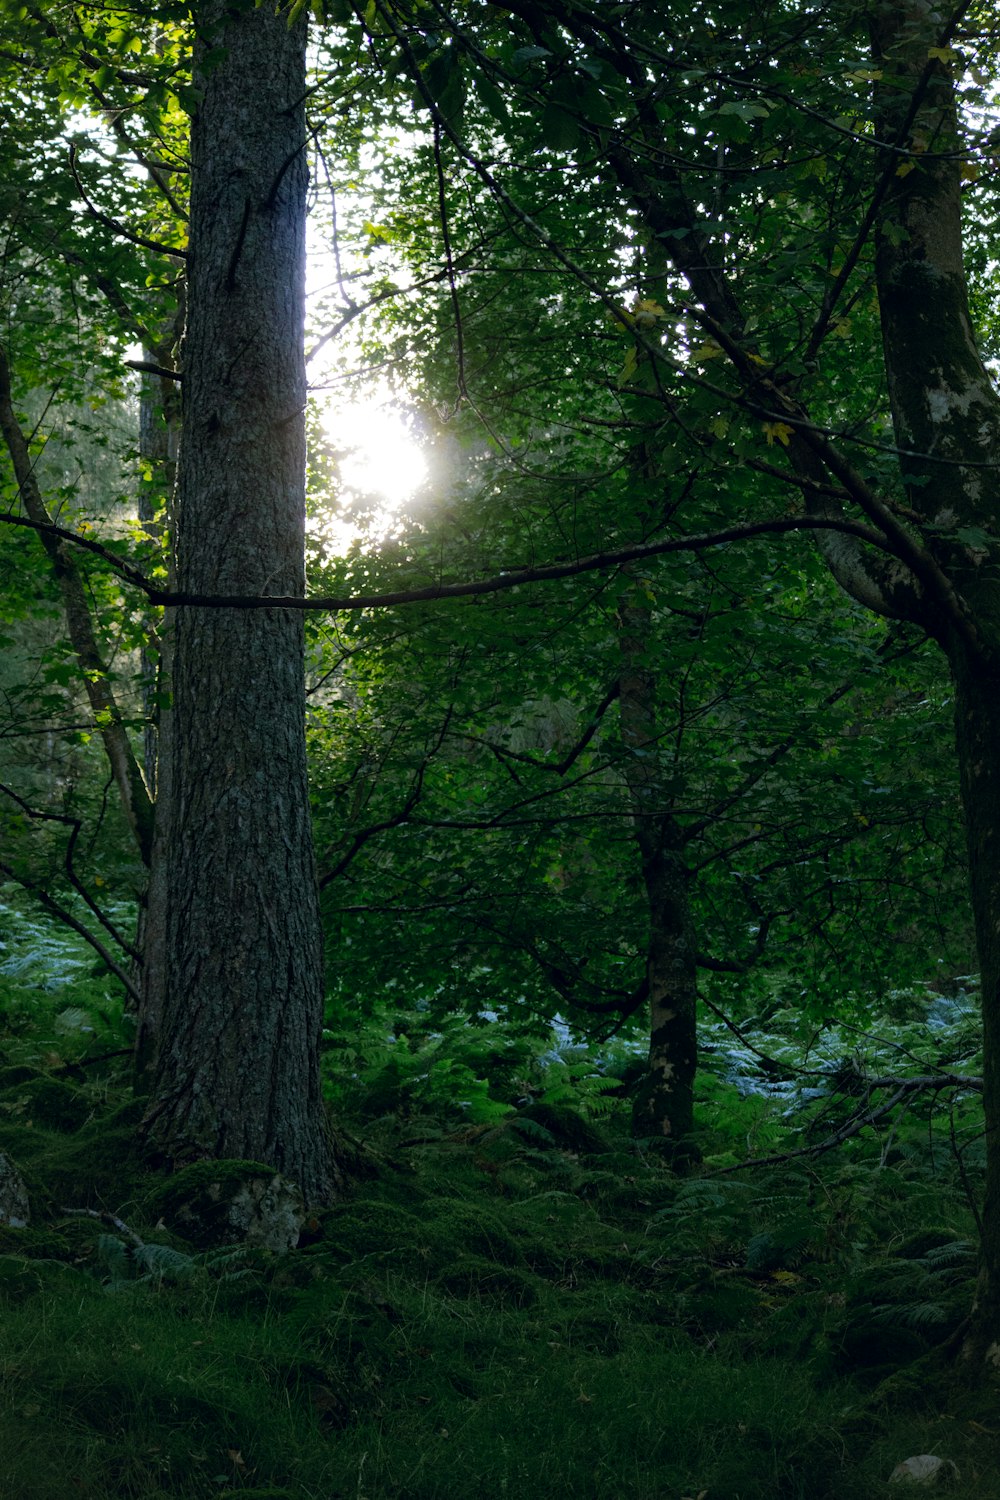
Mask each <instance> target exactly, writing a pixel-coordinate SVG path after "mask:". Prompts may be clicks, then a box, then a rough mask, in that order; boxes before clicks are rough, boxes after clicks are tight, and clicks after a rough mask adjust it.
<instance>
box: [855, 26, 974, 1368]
mask: <svg viewBox="0 0 1000 1500" xmlns="http://www.w3.org/2000/svg"><path fill="white" fill-rule="evenodd" d="M941 24H942V23H941V20H940V17H939V15H938V13H937V12H936V11H935V10H934V9H933V8H932V6H931V5H929V4H928V3H927V0H892V3H886V4H883V5H881V6H879V7H878V8H877V9H876V11H875V14H874V31H873V34H874V46H875V60H876V65H877V66H878V67H879V69H880V73H881V76H882V78H883V82H882V83H881V84H880V85H879V86H878V89H877V91H876V133H877V135H878V137H879V139H880V140H882V141H885V142H887V143H888V144H890V145H897V146H900V147H909V148H911V149H912V150H913V152H914V156H913V158H912V159H911V160H910V161H908V162H904V163H902V164H900V163H899V162H898V157H897V156H891V157H890V156H889V153H885V159H884V160H882V161H881V162H880V166H881V168H882V171H883V173H884V174H885V179H886V181H887V183H888V188H887V191H886V192H885V195H884V199H883V202H882V207H881V211H880V213H879V218H878V241H877V255H876V276H877V283H878V293H879V310H880V316H881V321H882V336H883V346H884V349H885V362H886V372H887V375H888V386H889V395H890V400H891V404H892V415H893V426H894V431H895V435H896V441H897V443H898V444H899V446H900V448H901V449H903V450H904V452H905V455H906V457H905V461H904V463H903V465H902V467H903V468H904V470H905V482H906V485H907V505H908V511H909V514H910V515H911V516H912V517H913V518H914V520H918V521H919V523H920V526H921V530H922V533H923V540H924V545H925V547H926V550H927V553H928V555H929V556H930V557H931V558H932V559H933V562H934V564H935V565H936V567H937V568H938V569H939V570H940V575H941V576H943V577H944V578H946V579H947V581H948V584H949V586H950V589H951V591H952V592H951V593H950V594H949V593H948V592H944V591H940V590H938V591H937V592H935V591H934V589H933V588H928V589H927V591H926V599H925V610H924V623H925V625H926V627H927V629H928V630H929V631H930V632H931V633H932V634H933V635H935V636H936V638H937V639H938V640H939V642H940V643H941V645H942V646H943V648H944V650H945V651H946V653H947V655H948V659H949V662H950V665H951V670H952V676H953V680H954V683H955V727H956V749H957V758H958V765H959V775H960V780H961V789H962V804H963V809H964V813H965V823H966V837H967V841H968V847H969V869H970V881H971V895H972V906H973V916H974V920H975V926H976V940H977V947H978V953H979V964H980V971H981V976H982V1007H983V1034H984V1065H983V1072H984V1095H983V1104H984V1111H985V1120H986V1162H987V1166H986V1200H985V1204H984V1208H983V1215H982V1259H981V1268H980V1281H979V1288H978V1294H977V1298H976V1306H975V1310H974V1314H973V1319H972V1326H971V1331H970V1334H969V1337H968V1340H967V1342H966V1346H965V1350H964V1353H965V1358H966V1360H967V1363H968V1365H969V1367H970V1369H982V1368H984V1367H985V1366H988V1365H994V1366H996V1365H1000V1134H998V1131H1000V754H998V746H1000V588H998V585H997V582H996V579H997V567H998V565H1000V542H998V541H997V536H998V534H1000V488H998V485H997V478H996V467H995V459H996V453H997V449H998V446H1000V400H998V398H997V394H996V391H995V389H994V387H993V384H992V382H991V381H990V378H989V376H988V374H987V372H986V370H985V368H984V366H983V362H982V358H981V356H980V354H979V350H978V349H977V347H976V341H975V336H974V333H973V328H972V321H971V318H970V316H969V304H968V295H967V291H966V280H965V273H964V268H963V263H962V248H963V246H962V201H961V199H962V184H961V172H960V168H961V160H960V159H961V150H960V149H958V148H959V147H960V141H959V137H958V130H957V123H956V110H955V95H954V84H953V80H952V78H951V75H950V70H949V66H948V64H946V62H945V61H944V60H943V57H942V56H941V55H938V54H941V53H943V54H944V55H947V49H946V48H942V46H941V42H942V38H941V36H940V34H939V33H940V27H941ZM904 168H905V170H904Z"/></svg>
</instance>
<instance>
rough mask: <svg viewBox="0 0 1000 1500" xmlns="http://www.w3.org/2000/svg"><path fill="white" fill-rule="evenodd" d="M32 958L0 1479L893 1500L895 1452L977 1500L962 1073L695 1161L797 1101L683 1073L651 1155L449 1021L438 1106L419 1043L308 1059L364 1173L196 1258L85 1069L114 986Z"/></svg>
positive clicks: (584, 1104)
mask: <svg viewBox="0 0 1000 1500" xmlns="http://www.w3.org/2000/svg"><path fill="white" fill-rule="evenodd" d="M14 947H16V945H12V948H11V949H10V950H9V951H11V952H13V956H14V958H15V960H16V959H17V953H16V952H15V951H14ZM46 954H48V956H47V957H46V956H45V955H43V958H42V959H41V960H40V961H39V966H38V968H37V971H32V970H31V967H30V965H28V964H27V963H20V962H19V961H16V962H14V963H13V964H12V965H11V966H10V967H9V970H8V972H7V973H6V974H3V973H0V986H2V987H3V994H2V996H0V999H2V1001H3V1004H4V1005H5V1006H6V1013H7V1017H8V1021H9V1025H8V1027H7V1031H6V1036H5V1037H3V1038H0V1048H2V1056H0V1150H3V1151H7V1152H9V1154H10V1155H11V1156H13V1157H14V1159H15V1160H16V1161H17V1162H18V1164H19V1166H20V1167H21V1169H22V1171H23V1173H24V1175H25V1178H26V1181H27V1183H28V1187H29V1190H30V1193H31V1198H32V1206H33V1215H32V1224H31V1226H30V1228H27V1229H24V1230H12V1229H9V1228H8V1229H0V1396H2V1400H0V1500H67V1497H73V1496H80V1497H82V1500H158V1497H189V1500H209V1497H214V1496H226V1497H232V1496H236V1495H241V1496H243V1497H245V1500H254V1497H256V1500H265V1497H267V1500H478V1497H479V1496H483V1497H493V1496H512V1497H513V1496H517V1497H518V1500H521V1497H531V1500H545V1497H552V1500H559V1497H573V1500H684V1497H692V1500H695V1497H698V1496H704V1497H706V1500H873V1497H875V1500H877V1497H880V1496H882V1495H885V1496H886V1500H892V1497H898V1495H899V1494H900V1490H899V1489H898V1488H897V1487H896V1486H892V1487H890V1486H888V1484H887V1480H888V1476H889V1475H890V1473H891V1472H892V1470H893V1468H894V1467H895V1465H896V1464H897V1463H899V1462H900V1461H901V1460H903V1459H905V1458H908V1457H910V1456H912V1455H914V1454H918V1453H935V1454H939V1455H940V1456H942V1457H946V1458H950V1459H952V1460H953V1461H954V1462H955V1463H956V1464H957V1465H958V1468H959V1470H960V1471H961V1476H962V1478H961V1482H960V1483H959V1485H958V1486H956V1487H955V1488H954V1489H952V1490H951V1491H950V1493H952V1494H953V1495H956V1496H958V1497H969V1500H971V1497H973V1496H975V1497H976V1500H1000V1423H997V1422H996V1420H995V1417H994V1408H995V1405H996V1392H995V1391H993V1390H968V1389H966V1388H964V1387H963V1386H962V1385H961V1383H960V1380H959V1373H958V1371H957V1369H956V1367H955V1365H954V1364H953V1363H952V1362H950V1356H947V1355H946V1354H944V1353H942V1349H943V1348H946V1347H947V1345H948V1341H949V1340H953V1339H954V1337H955V1335H956V1334H957V1333H959V1331H960V1327H961V1322H962V1319H963V1317H964V1315H965V1313H966V1311H967V1310H968V1307H969V1305H970V1301H971V1295H972V1282H973V1276H974V1254H973V1250H972V1245H973V1242H974V1239H975V1226H974V1222H973V1215H972V1212H971V1210H970V1207H969V1204H968V1202H967V1197H966V1189H971V1191H972V1192H973V1193H974V1194H975V1193H978V1192H980V1191H981V1186H982V1181H981V1177H982V1172H981V1166H982V1162H981V1151H980V1150H979V1148H978V1146H977V1143H976V1133H977V1131H978V1129H979V1121H978V1119H977V1109H978V1103H977V1101H976V1100H975V1099H969V1100H966V1101H964V1102H960V1103H958V1104H957V1105H955V1107H954V1114H953V1117H952V1118H951V1119H949V1118H948V1117H946V1116H945V1117H942V1118H935V1117H933V1116H932V1115H931V1114H930V1110H929V1107H928V1106H927V1105H925V1104H923V1103H921V1102H920V1101H915V1102H914V1104H913V1106H912V1107H911V1109H910V1111H909V1113H908V1115H907V1116H906V1117H904V1118H903V1119H901V1120H897V1121H896V1123H895V1124H894V1125H893V1126H892V1127H891V1130H892V1133H891V1135H890V1133H889V1127H888V1126H887V1128H886V1130H885V1132H883V1134H882V1135H881V1136H875V1135H874V1134H873V1133H871V1132H868V1133H867V1134H866V1135H865V1136H862V1137H859V1138H858V1139H856V1140H853V1141H851V1142H850V1143H849V1144H848V1145H847V1146H846V1147H844V1148H843V1149H842V1150H841V1151H839V1152H837V1153H833V1154H830V1155H828V1156H824V1157H822V1158H819V1159H817V1160H794V1161H790V1162H787V1163H785V1164H783V1165H781V1166H778V1167H767V1166H763V1167H760V1166H758V1167H754V1168H751V1169H750V1170H747V1171H742V1172H737V1173H733V1174H727V1173H725V1172H723V1173H721V1174H720V1173H719V1172H718V1170H717V1169H718V1168H720V1167H725V1166H726V1165H728V1164H731V1163H732V1162H733V1161H734V1160H736V1159H742V1157H743V1156H744V1155H745V1154H746V1152H747V1151H748V1150H750V1151H755V1152H756V1153H757V1154H761V1155H762V1154H766V1153H768V1152H771V1151H773V1150H775V1149H778V1150H780V1149H782V1148H783V1147H785V1148H787V1147H788V1146H791V1145H796V1144H800V1143H801V1140H802V1135H801V1128H802V1126H803V1125H804V1124H805V1123H806V1119H807V1117H806V1118H803V1117H801V1116H799V1115H792V1116H790V1117H789V1116H788V1115H787V1113H786V1111H787V1110H788V1107H789V1106H788V1102H787V1100H782V1099H775V1098H769V1097H766V1096H764V1095H763V1094H761V1093H760V1092H756V1093H755V1092H753V1090H752V1088H750V1089H748V1087H747V1079H746V1078H740V1080H739V1087H736V1086H734V1085H733V1084H730V1083H727V1082H725V1081H724V1079H723V1077H722V1076H721V1073H720V1074H717V1075H715V1076H713V1075H712V1074H711V1073H705V1074H704V1075H703V1077H702V1078H701V1080H700V1085H699V1089H700V1098H699V1118H700V1120H701V1122H702V1123H701V1139H700V1145H701V1148H702V1150H703V1152H704V1154H705V1158H706V1164H705V1166H704V1167H703V1168H702V1169H701V1170H700V1172H699V1173H698V1174H695V1175H692V1176H688V1177H685V1178H678V1177H675V1176H673V1175H672V1174H671V1173H670V1172H669V1171H668V1170H667V1169H666V1167H665V1166H664V1165H663V1164H662V1162H660V1161H659V1160H658V1159H657V1158H656V1156H655V1154H652V1153H649V1152H647V1151H645V1150H644V1149H643V1148H642V1146H641V1145H639V1146H636V1145H635V1144H634V1143H632V1142H631V1141H630V1140H629V1139H628V1136H627V1114H628V1105H627V1102H626V1101H621V1102H620V1104H619V1105H618V1106H617V1112H616V1108H615V1105H614V1101H613V1097H612V1096H611V1095H610V1094H609V1092H608V1090H607V1087H606V1085H605V1079H604V1077H603V1075H602V1074H601V1073H600V1071H599V1069H598V1070H597V1071H595V1065H594V1064H593V1063H592V1062H589V1061H587V1060H586V1059H584V1060H582V1061H580V1062H574V1063H573V1068H572V1069H570V1068H569V1067H568V1065H566V1064H565V1063H563V1062H559V1061H557V1062H556V1064H552V1063H551V1062H550V1063H549V1064H548V1065H547V1067H539V1068H536V1069H535V1070H534V1071H533V1072H529V1077H528V1083H529V1085H530V1088H531V1090H532V1091H533V1093H534V1095H535V1100H536V1106H537V1107H533V1108H531V1109H515V1108H514V1106H513V1102H512V1098H511V1096H510V1094H509V1093H505V1092H504V1087H505V1085H503V1084H502V1083H501V1082H500V1081H499V1080H500V1079H501V1076H502V1070H500V1072H499V1073H498V1074H497V1077H496V1078H491V1079H489V1080H486V1079H484V1080H482V1086H481V1087H479V1088H478V1090H476V1091H472V1092H471V1093H470V1091H469V1087H468V1076H467V1073H471V1070H472V1069H473V1063H474V1062H475V1061H476V1055H477V1054H476V1052H475V1048H476V1047H478V1048H479V1049H480V1050H482V1048H481V1043H480V1039H479V1038H478V1036H475V1035H474V1036H473V1038H472V1042H469V1041H468V1040H467V1039H465V1038H462V1039H461V1045H462V1047H463V1048H464V1049H465V1050H464V1052H463V1054H462V1055H463V1056H464V1057H465V1059H466V1062H465V1064H464V1065H463V1066H464V1068H465V1070H466V1071H465V1072H463V1071H462V1070H461V1069H459V1070H458V1074H457V1076H458V1078H459V1082H460V1084H461V1097H460V1098H459V1097H457V1096H456V1097H455V1098H453V1099H451V1098H449V1096H448V1093H447V1090H446V1089H445V1088H444V1085H443V1084H441V1085H440V1088H438V1084H435V1090H437V1091H436V1092H433V1091H432V1092H433V1097H430V1095H428V1094H427V1088H426V1087H424V1090H423V1094H422V1093H421V1091H420V1089H417V1088H416V1087H415V1083H414V1080H419V1078H420V1077H421V1076H423V1075H422V1074H420V1072H419V1070H420V1069H421V1068H424V1067H425V1063H426V1057H427V1056H432V1057H433V1058H434V1059H437V1063H440V1067H439V1069H438V1072H439V1075H440V1077H439V1079H438V1082H439V1083H440V1079H443V1078H445V1076H446V1075H448V1076H451V1075H449V1070H448V1069H447V1068H446V1067H445V1066H444V1063H445V1062H446V1061H447V1057H446V1055H445V1052H444V1051H443V1050H442V1049H441V1048H440V1047H439V1046H438V1043H437V1042H428V1043H427V1044H426V1045H424V1044H422V1043H421V1044H420V1045H418V1044H417V1043H414V1046H413V1048H412V1049H411V1051H410V1052H408V1053H407V1058H409V1062H408V1063H407V1066H408V1067H410V1071H411V1073H412V1074H413V1077H412V1078H409V1075H407V1074H406V1070H405V1068H402V1067H401V1068H400V1070H399V1079H398V1084H399V1087H398V1090H397V1093H396V1094H395V1096H394V1095H393V1093H392V1090H391V1089H390V1088H389V1087H388V1084H387V1082H386V1076H385V1074H384V1070H383V1073H382V1074H380V1075H378V1076H379V1078H380V1080H381V1081H380V1083H379V1089H378V1090H375V1091H374V1092H373V1091H371V1090H368V1091H366V1090H364V1089H357V1088H356V1087H355V1086H354V1083H353V1081H352V1080H351V1079H350V1078H347V1077H346V1076H345V1078H343V1079H340V1080H339V1081H338V1080H336V1079H332V1080H331V1086H332V1087H333V1089H334V1091H335V1093H339V1095H340V1098H341V1100H342V1101H343V1100H345V1099H347V1098H349V1097H351V1094H352V1088H353V1090H354V1096H355V1097H357V1099H358V1101H359V1106H358V1108H359V1112H358V1114H357V1116H356V1117H355V1118H353V1119H348V1120H347V1122H346V1123H347V1125H348V1128H349V1129H351V1130H352V1131H353V1132H354V1134H355V1135H358V1136H361V1137H363V1139H364V1143H365V1144H364V1151H365V1156H366V1159H367V1164H368V1173H367V1175H365V1176H363V1177H361V1178H359V1180H357V1181H356V1182H355V1183H354V1185H353V1188H352V1190H351V1192H350V1193H349V1194H348V1196H347V1197H346V1198H345V1200H344V1201H343V1202H342V1203H340V1204H338V1205H337V1206H336V1207H335V1208H333V1209H331V1210H330V1211H329V1212H327V1213H325V1214H324V1215H323V1216H322V1217H321V1220H320V1224H319V1228H318V1231H317V1233H316V1234H315V1235H314V1237H313V1240H312V1243H309V1244H307V1245H304V1246H303V1247H302V1248H300V1249H298V1250H296V1251H293V1252H291V1253H290V1254H288V1255H286V1256H283V1257H275V1256H272V1255H269V1254H268V1253H266V1252H264V1251H261V1250H251V1249H245V1248H244V1249H241V1248H239V1247H231V1248H227V1249H224V1250H222V1251H220V1250H214V1251H205V1252H201V1251H199V1250H198V1249H197V1248H196V1247H195V1246H193V1245H191V1244H189V1243H186V1242H185V1241H184V1239H183V1238H182V1237H180V1236H178V1235H177V1234H176V1233H175V1232H173V1231H172V1228H171V1226H170V1225H169V1224H168V1225H166V1226H165V1227H156V1224H155V1219H156V1217H157V1211H156V1210H155V1208H154V1205H155V1204H156V1203H157V1201H158V1199H157V1195H156V1192H155V1189H156V1187H157V1179H156V1178H155V1177H154V1176H153V1175H152V1174H151V1173H150V1172H149V1171H148V1169H147V1168H146V1167H145V1166H144V1164H143V1162H142V1159H141V1157H140V1156H139V1154H138V1152H137V1151H136V1150H135V1148H134V1144H133V1135H134V1128H135V1123H136V1120H137V1118H138V1111H137V1107H136V1105H135V1104H133V1103H131V1102H130V1101H129V1099H128V1092H127V1082H126V1079H125V1075H124V1074H123V1073H120V1072H116V1071H115V1068H116V1067H117V1066H119V1065H118V1064H115V1063H114V1062H113V1061H112V1062H111V1063H106V1062H102V1063H99V1064H97V1065H92V1064H91V1061H90V1059H91V1057H92V1056H93V1055H94V1054H95V1053H97V1052H101V1051H104V1050H113V1048H114V1045H115V1043H116V1042H117V1043H121V1042H122V1041H123V1040H127V1036H126V1029H127V1023H125V1022H124V1021H123V1020H122V1018H121V1015H120V1009H119V1011H117V1012H116V1011H115V1007H114V1003H113V1001H112V1000H111V999H109V998H108V997H106V996H105V997H104V998H101V996H100V995H98V993H97V990H98V989H99V987H100V984H101V983H102V981H100V980H99V978H97V977H94V976H90V977H88V978H87V980H86V984H85V985H83V988H82V991H81V983H82V982H81V981H80V979H79V977H78V975H79V971H78V970H73V969H72V967H71V966H70V965H63V966H62V968H59V965H55V968H56V969H58V970H59V972H58V973H57V974H56V976H55V978H56V981H57V982H54V981H53V979H52V967H53V964H54V959H53V958H52V955H51V954H50V953H49V952H48V950H46ZM8 962H9V961H8ZM46 965H48V966H49V967H48V968H47V967H46ZM47 976H48V977H47ZM80 993H83V995H84V998H85V1000H86V1003H85V1004H83V1003H74V996H77V997H78V996H79V994H80ZM98 1012H100V1013H98ZM60 1016H63V1017H64V1018H65V1020H64V1023H63V1024H61V1025H60V1024H57V1022H58V1018H59V1017H60ZM87 1017H91V1018H92V1022H91V1020H88V1019H87ZM70 1021H72V1023H73V1024H70ZM91 1026H92V1029H89V1030H88V1029H87V1028H88V1027H91ZM918 1041H919V1038H914V1039H913V1042H914V1045H916V1043H917V1042H918ZM501 1042H502V1035H501V1033H500V1032H499V1031H498V1032H497V1034H496V1035H495V1036H494V1037H493V1038H492V1039H491V1046H492V1047H493V1048H497V1047H498V1046H499V1045H500V1043H501ZM473 1044H475V1046H473ZM373 1045H374V1044H373ZM518 1045H519V1047H520V1048H521V1052H523V1050H524V1043H523V1040H522V1041H520V1042H519V1043H518ZM908 1045H909V1042H908ZM435 1049H436V1050H435ZM400 1056H401V1055H400ZM404 1061H405V1059H404ZM522 1061H523V1059H522V1058H520V1055H519V1061H518V1068H517V1069H511V1070H510V1071H511V1076H512V1077H513V1078H514V1079H515V1080H516V1087H517V1089H522V1088H523V1087H524V1082H523V1075H524V1069H523V1068H522V1067H521V1062H522ZM435 1065H436V1066H437V1064H435ZM477 1066H478V1063H477ZM726 1066H727V1068H728V1067H731V1066H732V1057H731V1056H730V1057H729V1058H728V1059H727V1062H726ZM748 1066H749V1064H748ZM428 1076H431V1075H428ZM433 1076H435V1077H437V1076H438V1075H433ZM573 1087H577V1088H578V1089H579V1103H580V1110H574V1109H573V1107H572V1106H571V1104H570V1103H569V1097H570V1094H569V1091H570V1090H571V1089H572V1088H573ZM425 1095H427V1097H425ZM470 1099H471V1101H472V1105H473V1106H474V1108H473V1107H471V1106H470ZM376 1106H377V1107H376ZM850 1107H852V1106H851V1103H850V1100H849V1099H848V1100H846V1101H843V1100H838V1099H837V1098H835V1097H833V1098H831V1099H828V1100H825V1099H820V1100H819V1103H818V1104H817V1105H815V1106H814V1108H817V1109H824V1110H827V1111H828V1113H829V1115H830V1118H831V1120H832V1121H834V1122H835V1121H836V1119H837V1118H838V1116H837V1111H838V1110H841V1111H842V1110H843V1109H845V1108H850ZM343 1108H344V1106H343V1103H342V1104H341V1115H343ZM581 1110H582V1113H581ZM825 1128H827V1127H825V1126H824V1127H823V1129H825ZM953 1135H954V1139H955V1141H956V1142H958V1143H960V1144H961V1145H962V1146H963V1148H964V1160H965V1174H964V1181H963V1175H962V1173H961V1172H960V1171H959V1169H958V1166H957V1164H956V1158H955V1154H954V1152H953V1151H952V1149H951V1144H950V1142H951V1140H952V1137H953ZM71 1209H72V1210H76V1211H75V1212H67V1210H71ZM86 1209H92V1210H96V1211H97V1212H98V1213H101V1212H110V1213H112V1214H116V1215H119V1216H120V1217H121V1218H122V1219H124V1220H125V1221H126V1222H127V1223H128V1225H129V1226H130V1227H131V1228H132V1229H133V1230H135V1231H136V1232H137V1233H138V1234H139V1235H140V1236H141V1238H142V1240H143V1241H144V1242H145V1247H146V1248H145V1249H144V1250H142V1251H141V1252H139V1253H136V1251H135V1249H134V1247H132V1246H131V1244H130V1242H129V1240H128V1238H127V1237H126V1236H123V1235H121V1234H119V1233H116V1232H115V1230H114V1227H113V1225H111V1224H109V1223H108V1222H107V1221H106V1220H102V1219H100V1218H98V1217H95V1216H93V1215H92V1214H89V1213H86V1212H80V1210H86ZM151 1221H152V1222H151Z"/></svg>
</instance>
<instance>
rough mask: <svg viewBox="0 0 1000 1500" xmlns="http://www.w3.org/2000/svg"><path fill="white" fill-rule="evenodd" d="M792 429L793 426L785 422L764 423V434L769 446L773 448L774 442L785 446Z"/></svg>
mask: <svg viewBox="0 0 1000 1500" xmlns="http://www.w3.org/2000/svg"><path fill="white" fill-rule="evenodd" d="M794 431H795V429H794V427H789V425H788V423H787V422H765V423H764V436H765V437H766V438H767V446H768V447H769V448H773V447H774V445H775V443H780V444H781V446H782V447H783V448H787V447H788V441H789V438H790V437H791V436H792V433H793V432H794Z"/></svg>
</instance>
